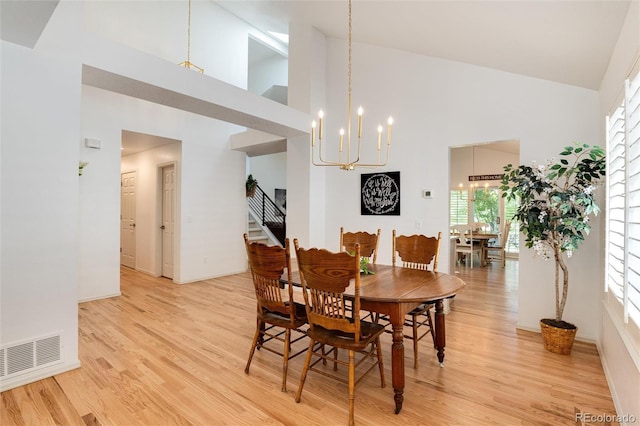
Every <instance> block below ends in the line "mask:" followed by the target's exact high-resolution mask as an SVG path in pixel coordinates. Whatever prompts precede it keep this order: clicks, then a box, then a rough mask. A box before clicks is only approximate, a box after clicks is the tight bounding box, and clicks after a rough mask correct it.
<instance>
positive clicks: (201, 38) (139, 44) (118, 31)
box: [83, 0, 255, 88]
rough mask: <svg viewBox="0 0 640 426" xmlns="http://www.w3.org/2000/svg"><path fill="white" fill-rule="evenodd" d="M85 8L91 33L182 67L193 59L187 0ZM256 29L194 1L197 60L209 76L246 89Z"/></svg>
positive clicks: (100, 4) (85, 4)
mask: <svg viewBox="0 0 640 426" xmlns="http://www.w3.org/2000/svg"><path fill="white" fill-rule="evenodd" d="M83 7H84V24H85V30H86V31H90V32H94V33H96V34H99V35H100V36H102V37H105V38H107V39H110V40H114V41H117V42H120V43H122V44H125V45H127V46H130V47H134V48H136V49H138V50H141V51H143V52H146V53H149V54H152V55H154V56H157V57H159V58H163V59H166V60H167V61H169V62H173V63H176V64H178V63H181V62H183V61H185V60H186V59H187V22H188V2H187V1H98V2H94V1H87V2H83ZM252 31H255V30H254V29H253V28H251V27H249V25H248V24H246V23H245V22H244V21H241V20H239V19H238V18H236V17H235V16H233V15H231V14H229V13H228V12H227V11H225V10H224V9H222V8H220V7H218V6H217V5H216V4H215V3H213V2H210V1H205V0H194V1H192V2H191V55H190V58H191V62H192V63H194V64H195V65H197V66H199V67H200V68H204V74H206V75H209V76H211V77H214V78H217V79H218V80H222V81H225V82H227V83H229V84H233V85H234V86H237V87H241V88H246V87H247V65H246V61H247V54H248V53H247V52H248V34H249V33H250V32H252ZM241 62H243V63H244V66H242V67H239V66H236V65H237V64H238V63H241Z"/></svg>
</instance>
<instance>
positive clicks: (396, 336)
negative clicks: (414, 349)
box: [391, 318, 404, 414]
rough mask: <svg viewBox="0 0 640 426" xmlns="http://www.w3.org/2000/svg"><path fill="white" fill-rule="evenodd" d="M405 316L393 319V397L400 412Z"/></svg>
mask: <svg viewBox="0 0 640 426" xmlns="http://www.w3.org/2000/svg"><path fill="white" fill-rule="evenodd" d="M403 320H404V318H400V320H399V321H393V322H392V326H393V344H392V345H391V364H392V369H391V371H392V373H393V377H392V383H393V392H394V394H395V395H394V397H393V399H394V400H395V401H396V410H395V413H396V414H398V413H399V412H400V410H401V409H402V402H403V401H404V396H403V393H404V343H403V342H402V341H403V339H404V336H403V323H404V321H403Z"/></svg>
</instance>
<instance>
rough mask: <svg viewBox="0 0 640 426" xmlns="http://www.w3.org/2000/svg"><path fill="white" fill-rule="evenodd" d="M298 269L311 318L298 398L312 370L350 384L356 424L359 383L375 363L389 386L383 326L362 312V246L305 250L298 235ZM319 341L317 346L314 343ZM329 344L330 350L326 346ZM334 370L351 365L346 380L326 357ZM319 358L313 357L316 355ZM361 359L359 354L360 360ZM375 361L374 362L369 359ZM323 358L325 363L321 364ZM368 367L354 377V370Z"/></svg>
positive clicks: (383, 385) (352, 408)
mask: <svg viewBox="0 0 640 426" xmlns="http://www.w3.org/2000/svg"><path fill="white" fill-rule="evenodd" d="M293 244H294V246H295V249H296V257H297V259H298V271H299V272H300V280H301V282H302V289H303V294H304V301H305V307H306V309H307V318H308V319H309V330H308V331H307V335H308V336H309V338H310V340H311V341H310V342H309V349H308V350H307V356H306V359H305V362H304V367H303V370H302V375H301V377H300V386H299V387H298V393H297V395H296V402H300V397H301V396H302V388H303V387H304V382H305V380H306V378H307V373H308V372H309V370H311V371H315V372H319V373H321V374H323V375H325V376H327V377H331V378H333V379H336V380H338V381H340V382H342V383H347V384H348V386H349V424H350V425H353V424H354V405H355V403H354V402H355V386H356V384H357V383H359V382H360V380H362V379H363V378H364V377H365V376H366V375H367V374H368V373H370V372H371V370H372V369H373V368H374V367H375V366H376V365H377V366H378V369H379V371H380V384H381V386H382V387H385V381H384V366H383V363H382V349H381V347H380V335H381V334H382V333H383V332H384V327H383V326H381V325H378V324H374V323H370V322H366V321H361V320H360V317H359V312H360V246H359V244H355V246H354V252H355V256H352V255H350V254H349V253H346V252H339V253H332V252H330V251H328V250H325V249H317V248H311V249H308V250H306V249H303V248H301V247H300V246H299V245H298V240H297V239H294V240H293ZM352 281H353V283H354V296H353V308H354V309H352V310H348V309H347V306H346V298H345V294H344V292H345V290H346V289H347V287H349V285H350V283H351V282H352ZM316 343H319V345H316ZM327 346H328V347H331V349H330V350H328V351H326V350H325V347H327ZM338 349H345V350H347V351H348V355H349V356H348V361H345V360H343V359H340V358H339V356H338ZM331 355H333V357H332V358H331V359H330V360H329V361H331V362H332V363H333V370H334V371H337V368H338V365H347V366H348V380H345V378H344V375H339V374H338V373H335V372H332V371H331V369H330V368H329V367H327V366H326V362H327V360H328V358H329V357H330V356H331ZM314 356H315V357H317V358H318V359H316V360H315V361H314V362H311V359H312V357H314ZM356 358H357V359H356ZM370 360H373V361H374V362H370ZM321 361H322V365H321V366H318V367H316V366H317V364H318V363H320V362H321ZM361 365H362V367H363V368H364V371H362V372H361V373H360V372H359V373H360V374H359V377H358V378H357V379H356V369H357V368H358V367H360V366H361Z"/></svg>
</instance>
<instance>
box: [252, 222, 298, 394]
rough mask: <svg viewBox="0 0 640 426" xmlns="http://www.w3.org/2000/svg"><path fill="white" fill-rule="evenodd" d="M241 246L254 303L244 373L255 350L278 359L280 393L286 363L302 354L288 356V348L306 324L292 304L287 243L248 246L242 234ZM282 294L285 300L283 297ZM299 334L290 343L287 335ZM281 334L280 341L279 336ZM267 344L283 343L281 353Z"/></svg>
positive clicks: (284, 377) (289, 255)
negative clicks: (253, 325) (284, 281)
mask: <svg viewBox="0 0 640 426" xmlns="http://www.w3.org/2000/svg"><path fill="white" fill-rule="evenodd" d="M244 242H245V246H246V248H247V256H248V258H249V268H250V270H251V277H252V278H253V286H254V288H255V293H256V299H257V302H258V303H257V321H256V332H255V334H254V337H253V342H252V343H251V351H250V352H249V359H248V360H247V365H246V367H245V369H244V372H245V373H247V374H249V367H250V366H251V360H252V359H253V355H254V353H255V350H256V349H261V348H262V349H264V350H267V351H269V352H273V353H275V354H278V355H280V356H282V358H283V361H282V391H283V392H286V390H287V368H288V364H289V360H290V359H291V358H293V357H295V356H297V355H300V354H301V353H303V352H304V349H302V350H300V351H298V352H296V353H294V354H291V344H292V343H295V342H297V341H298V340H300V339H303V338H304V337H306V332H305V331H303V330H302V329H301V327H302V326H304V325H305V324H307V314H306V311H305V308H304V305H302V304H300V303H295V302H294V300H293V285H292V281H291V252H290V246H289V239H288V238H287V239H286V240H285V246H284V247H280V246H267V245H265V244H262V243H260V242H250V241H249V237H248V235H247V234H244ZM285 270H286V271H287V275H286V277H287V278H286V279H287V284H286V289H283V288H282V281H281V280H282V278H283V277H282V276H283V274H284V271H285ZM283 293H285V297H283ZM292 331H295V332H297V333H299V336H297V337H296V338H295V339H294V340H291V333H292ZM283 334H284V337H282V335H283ZM270 340H276V341H280V342H282V343H284V351H281V350H279V349H277V348H276V347H271V345H269V346H265V344H266V343H267V342H269V341H270Z"/></svg>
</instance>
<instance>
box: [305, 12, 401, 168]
mask: <svg viewBox="0 0 640 426" xmlns="http://www.w3.org/2000/svg"><path fill="white" fill-rule="evenodd" d="M348 43H349V62H348V70H349V73H348V76H349V89H348V97H347V108H348V114H347V140H346V149H347V153H346V159H345V160H343V152H344V148H345V140H344V136H345V131H344V129H340V132H339V134H340V141H339V146H338V160H337V161H329V160H325V159H324V158H323V155H322V152H323V149H322V137H323V135H324V131H323V127H324V126H323V120H324V112H323V111H322V110H320V112H319V113H318V122H317V123H316V121H315V120H314V121H313V122H312V123H311V162H312V163H313V164H314V165H316V166H337V167H340V168H341V169H342V170H354V169H355V168H356V167H381V166H384V165H386V164H387V162H388V161H389V147H390V146H391V126H392V125H393V118H391V117H389V120H388V121H387V126H388V127H387V142H386V145H387V147H386V156H385V160H384V162H382V161H381V155H380V154H381V151H382V130H383V128H382V126H381V125H379V126H378V159H377V162H375V163H360V145H361V142H362V114H363V112H364V111H363V109H362V107H359V108H358V132H357V138H358V147H357V151H356V152H355V153H353V154H352V152H351V0H349V37H348ZM316 128H317V129H318V161H317V162H316V155H315V148H316Z"/></svg>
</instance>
